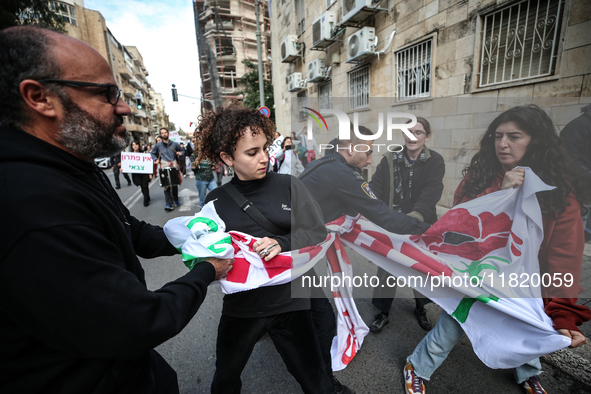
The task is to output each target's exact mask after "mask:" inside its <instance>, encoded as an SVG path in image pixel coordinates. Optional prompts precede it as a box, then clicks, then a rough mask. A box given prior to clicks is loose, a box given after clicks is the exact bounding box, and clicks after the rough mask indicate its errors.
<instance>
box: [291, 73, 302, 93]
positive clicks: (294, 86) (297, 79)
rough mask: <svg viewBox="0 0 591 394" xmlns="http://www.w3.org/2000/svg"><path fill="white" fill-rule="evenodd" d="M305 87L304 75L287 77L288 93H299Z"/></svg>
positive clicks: (298, 74) (297, 74)
mask: <svg viewBox="0 0 591 394" xmlns="http://www.w3.org/2000/svg"><path fill="white" fill-rule="evenodd" d="M303 87H304V81H303V80H302V73H293V74H290V75H289V76H288V77H287V91H289V92H297V91H299V90H302V88H303Z"/></svg>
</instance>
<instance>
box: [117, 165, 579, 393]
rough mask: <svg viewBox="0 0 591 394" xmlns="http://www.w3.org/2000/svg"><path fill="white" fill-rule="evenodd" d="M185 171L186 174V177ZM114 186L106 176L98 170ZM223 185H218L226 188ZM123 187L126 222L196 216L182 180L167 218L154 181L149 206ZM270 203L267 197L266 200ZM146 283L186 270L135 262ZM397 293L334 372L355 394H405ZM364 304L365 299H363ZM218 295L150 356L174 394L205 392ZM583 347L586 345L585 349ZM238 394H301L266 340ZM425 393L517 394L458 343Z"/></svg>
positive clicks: (410, 330) (550, 383)
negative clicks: (170, 377)
mask: <svg viewBox="0 0 591 394" xmlns="http://www.w3.org/2000/svg"><path fill="white" fill-rule="evenodd" d="M189 172H190V171H188V173H189ZM105 173H106V174H107V175H108V176H109V178H110V179H111V181H112V182H113V175H112V170H105ZM227 180H229V178H227V177H226V178H225V181H227ZM121 181H122V182H121V184H122V188H121V189H120V190H117V193H118V194H119V196H120V198H121V200H122V201H123V202H124V203H125V205H126V206H127V207H128V208H129V209H130V211H131V213H132V215H134V216H135V217H137V218H138V219H141V220H144V221H146V222H149V223H152V224H157V225H164V224H165V223H166V222H167V221H168V220H170V219H172V218H174V217H178V216H192V215H194V214H195V213H196V212H197V211H198V209H199V208H198V194H197V189H196V187H195V180H194V178H192V174H191V177H189V176H188V177H186V178H184V182H183V185H182V186H181V187H180V189H179V196H180V199H181V203H182V206H181V207H180V208H177V209H175V210H174V211H172V212H165V211H164V194H163V192H162V189H161V188H160V187H159V185H158V181H155V182H152V183H151V186H150V195H151V199H152V202H151V204H150V206H149V207H143V205H142V196H141V192H140V189H139V188H138V187H136V186H134V185H133V184H132V186H126V181H125V179H124V178H121ZM269 198H271V199H272V198H273V197H272V196H270V197H269ZM348 253H349V257H350V259H351V262H352V263H353V266H354V269H355V270H357V269H361V270H364V271H367V272H374V271H375V269H374V268H373V267H372V264H371V263H369V262H368V261H367V260H366V259H364V258H361V257H360V256H359V255H356V254H355V253H354V252H352V251H351V250H348ZM141 261H142V264H143V266H144V269H145V271H146V280H147V283H148V287H149V288H150V289H158V288H160V287H161V286H162V285H164V284H165V283H167V282H170V281H172V280H175V279H176V278H178V277H180V276H182V275H184V274H186V272H187V268H186V267H185V266H184V264H183V263H182V261H181V259H180V258H179V257H166V258H157V259H152V260H144V259H142V260H141ZM402 290H403V291H401V290H399V291H398V294H397V297H402V298H399V299H397V300H395V302H394V305H393V307H392V311H391V312H390V324H389V325H387V326H386V327H385V328H384V330H383V331H382V333H380V334H377V335H376V334H372V333H369V334H368V336H367V337H366V338H365V341H364V343H363V346H362V347H361V349H360V350H359V352H358V353H357V355H356V357H355V358H354V360H353V361H352V362H351V364H349V366H348V367H347V368H346V369H345V370H343V371H339V372H336V373H335V376H336V377H337V378H338V379H339V380H340V381H341V382H342V383H344V384H346V385H348V386H349V387H351V388H353V389H354V390H355V391H356V392H357V393H358V394H361V393H393V394H395V393H404V380H403V376H402V369H403V367H404V363H405V359H406V357H407V356H408V355H409V354H410V353H411V352H412V351H413V350H414V348H415V346H416V345H417V344H418V343H419V342H420V340H421V339H422V338H423V336H424V335H425V331H424V330H422V329H421V328H420V327H419V325H418V324H417V321H416V318H415V315H414V300H413V299H412V298H408V297H412V292H411V291H410V290H408V289H402ZM362 295H363V296H365V297H370V295H368V294H362ZM222 297H223V293H222V291H221V288H220V286H219V285H218V284H216V283H214V284H212V285H211V286H210V288H209V291H208V295H207V298H206V300H205V302H204V303H203V305H202V306H201V308H200V309H199V311H198V312H197V314H196V315H195V317H194V318H193V319H192V320H191V322H190V323H189V325H188V326H187V327H186V328H185V329H184V330H183V331H182V332H181V333H180V334H179V335H177V336H176V337H174V338H172V339H170V340H169V341H167V342H165V343H163V344H162V345H160V346H159V347H158V348H157V350H158V352H160V353H161V354H162V356H163V357H164V358H165V359H166V360H167V361H168V362H169V363H170V365H171V366H172V367H173V368H174V369H175V370H176V371H177V373H178V377H179V384H180V389H181V393H209V388H210V384H211V381H212V378H213V374H214V371H215V342H216V334H217V324H218V321H219V317H220V313H221V307H222ZM356 302H357V308H358V310H359V312H360V314H361V316H362V318H363V319H364V320H365V322H366V323H367V324H369V323H370V322H371V321H372V318H373V316H374V314H375V313H376V310H375V309H374V307H373V306H372V305H371V300H370V299H369V298H357V300H356ZM426 308H427V311H428V315H429V318H430V320H431V321H432V322H433V323H435V322H436V320H437V318H438V316H439V314H440V313H441V309H440V308H439V307H438V306H437V305H435V304H433V303H431V304H429V305H427V307H426ZM587 346H588V345H587ZM543 366H544V369H545V371H546V372H545V373H544V374H543V375H542V377H541V379H540V380H541V382H542V385H543V386H544V388H545V389H546V390H547V391H548V393H571V394H577V393H588V391H587V389H586V388H585V387H584V386H581V385H579V384H578V382H575V381H574V380H572V379H570V378H569V377H568V376H567V375H565V374H564V373H563V372H561V371H559V370H556V369H554V368H552V367H550V366H549V365H546V364H543ZM242 382H243V389H242V392H243V393H245V394H251V393H252V394H254V393H257V394H260V393H270V394H272V393H282V394H292V393H293V394H295V393H301V389H300V387H299V385H298V384H297V382H296V381H295V379H294V378H293V377H292V376H291V375H290V374H289V373H288V371H287V369H286V368H285V365H284V364H283V362H282V360H281V358H280V356H279V354H278V353H277V351H276V350H275V348H274V346H273V343H272V341H271V339H270V338H269V337H268V336H265V337H264V338H263V339H262V340H261V341H260V342H259V343H258V344H257V345H256V347H255V349H254V352H253V354H252V356H251V358H250V360H249V362H248V365H247V366H246V369H245V370H244V372H243V373H242ZM426 391H427V392H428V393H456V394H463V393H466V394H468V393H470V394H471V393H507V394H512V393H524V392H525V391H524V390H523V388H522V387H521V386H518V385H517V384H516V383H515V381H514V378H513V371H512V370H493V369H490V368H488V367H486V366H485V365H484V364H483V363H482V362H481V361H480V360H479V359H478V357H477V356H476V355H475V353H474V351H473V350H472V346H471V345H470V342H469V341H468V339H467V338H466V337H464V338H463V339H462V340H461V341H460V343H459V345H458V346H456V347H455V348H454V350H453V351H452V352H451V353H450V355H449V357H448V358H447V360H446V361H445V362H444V364H443V365H442V366H441V367H440V368H439V369H438V370H437V371H436V372H435V374H434V375H433V377H432V379H431V381H429V382H427V383H426Z"/></svg>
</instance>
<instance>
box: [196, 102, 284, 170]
mask: <svg viewBox="0 0 591 394" xmlns="http://www.w3.org/2000/svg"><path fill="white" fill-rule="evenodd" d="M247 127H250V130H251V131H252V133H253V135H256V134H258V133H263V134H264V135H265V137H267V143H266V145H265V149H266V148H267V147H268V146H269V145H270V144H271V143H272V142H273V133H274V132H275V129H276V127H275V125H274V124H273V122H271V121H270V120H269V118H267V117H265V116H264V115H263V114H261V113H260V112H259V111H257V110H256V109H253V108H248V107H244V106H242V105H240V104H237V103H232V104H230V105H226V106H224V107H220V108H218V109H217V110H216V111H210V112H207V113H206V114H205V115H203V116H201V117H200V119H199V127H198V128H197V133H196V135H197V137H196V138H197V144H198V146H199V157H198V158H197V162H200V161H201V160H204V159H209V160H211V161H212V162H213V163H217V162H218V161H221V160H222V159H221V157H220V154H221V153H222V152H226V153H228V154H229V155H230V156H232V157H234V151H235V150H236V144H237V143H238V140H239V139H240V137H242V136H243V135H244V132H245V131H246V128H247Z"/></svg>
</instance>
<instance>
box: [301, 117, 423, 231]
mask: <svg viewBox="0 0 591 394" xmlns="http://www.w3.org/2000/svg"><path fill="white" fill-rule="evenodd" d="M351 127H352V126H351ZM359 132H360V133H361V134H363V135H373V133H372V132H371V130H369V129H368V128H367V127H364V126H359ZM358 145H359V146H362V145H363V146H364V148H365V147H367V145H365V143H364V141H363V140H361V139H359V138H358V137H357V136H356V135H355V133H354V132H353V130H352V129H351V139H350V140H338V139H337V141H336V144H335V146H336V151H335V152H333V153H329V154H328V155H326V156H325V157H324V158H322V159H320V160H314V161H312V162H311V163H310V164H308V166H307V167H306V171H305V172H304V173H303V174H302V175H301V176H300V179H301V180H302V182H303V183H304V185H306V187H307V188H308V190H310V193H312V196H313V197H314V198H315V199H316V201H318V203H319V204H320V208H321V209H322V214H323V215H324V221H325V222H326V223H328V222H331V221H333V220H335V219H337V218H339V217H341V216H343V215H350V216H356V215H357V214H359V213H360V214H362V215H363V216H365V217H366V218H367V219H368V220H370V221H371V222H373V223H375V224H377V225H378V226H380V227H382V228H384V229H386V230H388V231H390V232H393V233H396V234H422V233H424V232H425V231H426V230H427V229H428V228H429V227H430V225H428V224H426V223H423V222H421V221H419V220H417V219H414V218H411V217H410V216H407V215H405V214H403V213H401V212H393V211H392V210H390V209H389V208H388V206H387V205H386V204H385V203H384V202H383V201H381V200H378V199H377V197H376V196H375V194H374V193H373V192H372V191H371V189H370V187H369V185H368V183H367V182H366V181H365V179H363V176H362V175H361V171H362V170H363V168H364V167H365V166H367V165H369V164H371V153H372V151H371V150H368V151H367V152H364V151H363V150H365V149H364V148H361V147H358V148H356V146H358ZM362 151H363V152H362Z"/></svg>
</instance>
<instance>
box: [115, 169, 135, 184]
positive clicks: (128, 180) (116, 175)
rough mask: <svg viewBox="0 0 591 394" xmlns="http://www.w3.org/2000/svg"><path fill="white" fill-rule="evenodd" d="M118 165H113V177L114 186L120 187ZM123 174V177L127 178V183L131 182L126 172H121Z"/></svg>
mask: <svg viewBox="0 0 591 394" xmlns="http://www.w3.org/2000/svg"><path fill="white" fill-rule="evenodd" d="M119 174H120V171H119V166H114V167H113V177H114V178H115V186H116V187H121V183H120V182H119ZM123 176H124V177H125V179H126V180H127V184H128V185H129V184H131V179H130V178H129V174H127V173H125V172H124V173H123Z"/></svg>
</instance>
